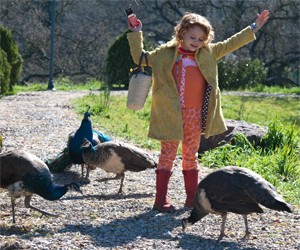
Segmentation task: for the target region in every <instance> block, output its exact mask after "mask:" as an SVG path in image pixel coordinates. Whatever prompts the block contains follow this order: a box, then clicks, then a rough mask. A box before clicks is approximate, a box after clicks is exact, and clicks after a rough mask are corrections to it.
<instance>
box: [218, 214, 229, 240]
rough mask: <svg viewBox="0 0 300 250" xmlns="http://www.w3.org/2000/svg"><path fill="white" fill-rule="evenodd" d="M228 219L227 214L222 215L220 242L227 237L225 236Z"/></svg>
mask: <svg viewBox="0 0 300 250" xmlns="http://www.w3.org/2000/svg"><path fill="white" fill-rule="evenodd" d="M226 218H227V213H225V214H222V225H221V232H220V236H219V238H218V241H221V240H222V238H223V237H224V236H226V235H225V223H226Z"/></svg>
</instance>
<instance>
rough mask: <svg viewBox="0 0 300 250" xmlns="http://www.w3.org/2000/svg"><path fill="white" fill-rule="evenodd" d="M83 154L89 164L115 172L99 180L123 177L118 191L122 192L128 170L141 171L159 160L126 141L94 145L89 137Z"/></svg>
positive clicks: (84, 143)
mask: <svg viewBox="0 0 300 250" xmlns="http://www.w3.org/2000/svg"><path fill="white" fill-rule="evenodd" d="M82 156H83V160H84V163H85V164H87V165H88V166H92V167H95V168H96V167H99V168H101V169H103V170H105V171H106V172H109V173H115V174H116V176H115V177H112V178H103V179H100V180H98V181H100V182H102V181H107V180H112V179H121V184H120V188H119V191H118V193H119V194H121V193H122V192H123V191H122V187H123V182H124V178H125V172H126V171H133V172H140V171H144V170H146V169H148V168H156V167H157V162H156V161H155V160H154V158H153V157H152V156H150V155H149V154H148V153H146V152H144V151H143V150H141V149H139V148H137V147H135V146H133V145H130V144H128V143H124V142H116V141H109V142H104V143H101V144H98V145H96V146H93V145H92V144H91V142H90V141H89V140H87V139H85V140H84V142H83V144H82Z"/></svg>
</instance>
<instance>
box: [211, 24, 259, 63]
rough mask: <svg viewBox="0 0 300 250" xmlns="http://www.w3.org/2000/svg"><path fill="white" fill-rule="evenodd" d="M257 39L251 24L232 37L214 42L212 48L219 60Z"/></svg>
mask: <svg viewBox="0 0 300 250" xmlns="http://www.w3.org/2000/svg"><path fill="white" fill-rule="evenodd" d="M255 39H256V37H255V34H254V32H253V31H252V29H251V27H250V26H249V27H247V28H245V29H243V30H241V31H240V32H238V33H236V34H235V35H233V36H231V37H230V38H228V39H226V40H224V41H222V42H218V43H215V44H213V45H212V50H213V53H214V54H215V58H216V60H217V61H218V60H220V59H221V58H222V57H224V56H226V55H227V54H229V53H231V52H233V51H235V50H237V49H239V48H240V47H242V46H244V45H246V44H247V43H250V42H252V41H253V40H255Z"/></svg>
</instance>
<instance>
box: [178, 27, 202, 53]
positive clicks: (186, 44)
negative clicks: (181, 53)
mask: <svg viewBox="0 0 300 250" xmlns="http://www.w3.org/2000/svg"><path fill="white" fill-rule="evenodd" d="M182 38H183V41H182V44H181V47H182V48H183V49H184V50H189V51H196V50H197V49H199V48H201V47H203V46H204V42H205V40H206V38H207V36H206V34H205V33H204V30H203V29H202V28H201V27H200V26H198V25H195V26H194V27H192V28H189V29H188V31H186V32H184V33H183V36H182Z"/></svg>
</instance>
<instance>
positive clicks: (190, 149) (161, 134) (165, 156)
mask: <svg viewBox="0 0 300 250" xmlns="http://www.w3.org/2000/svg"><path fill="white" fill-rule="evenodd" d="M268 18H269V11H268V10H264V11H263V12H262V13H261V14H260V15H258V16H257V19H256V21H255V23H253V24H251V25H250V26H249V27H246V28H245V29H243V30H242V31H240V32H239V33H237V34H235V35H234V36H232V37H230V38H229V39H227V40H225V41H223V42H218V43H211V42H212V40H213V38H214V31H213V28H212V26H211V24H210V23H209V21H208V20H207V19H206V18H205V17H203V16H201V15H198V14H194V13H188V14H186V15H184V16H183V17H182V19H181V20H180V21H179V23H178V24H177V26H176V27H175V30H174V36H173V39H172V40H171V41H169V42H168V43H166V44H163V45H161V46H160V47H158V48H157V49H155V50H154V51H147V52H146V56H147V57H148V63H149V66H151V67H152V79H153V82H152V103H151V115H150V127H149V133H148V136H149V137H150V138H153V139H156V140H159V141H160V142H161V152H160V156H159V161H158V167H157V170H156V197H155V202H154V206H153V208H154V209H156V210H158V211H160V212H169V211H174V210H175V208H174V206H172V205H171V204H170V201H169V198H168V196H167V191H168V183H169V179H170V176H171V174H172V168H173V161H174V160H175V157H176V154H177V150H178V146H179V143H180V141H182V173H183V176H184V183H185V191H186V200H185V205H184V206H185V207H192V206H193V203H194V202H193V201H194V196H195V193H196V191H197V185H198V172H199V170H198V167H197V157H198V149H199V145H200V137H201V133H203V134H204V135H205V137H206V138H208V137H209V136H213V135H216V134H220V133H223V132H224V131H226V130H227V127H226V125H225V121H224V117H223V113H222V110H221V102H220V101H221V100H220V89H219V87H218V72H217V61H218V60H220V59H221V58H222V57H224V56H225V55H227V54H229V53H231V52H233V51H234V50H237V49H238V48H240V47H242V46H243V45H245V44H247V43H249V42H251V41H253V40H254V39H255V34H254V33H255V32H256V31H257V30H258V29H260V28H261V27H262V26H263V25H264V24H265V23H266V21H267V20H268ZM138 21H139V25H138V26H137V27H134V28H133V27H131V26H130V24H128V26H129V29H130V30H131V31H134V32H131V33H128V41H129V45H130V51H131V55H132V57H133V60H134V62H135V63H138V61H139V58H140V55H141V52H142V49H143V36H142V32H141V30H142V22H141V21H140V20H138ZM143 64H144V65H145V60H144V61H143Z"/></svg>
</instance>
